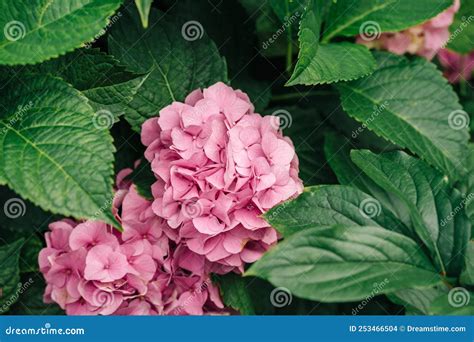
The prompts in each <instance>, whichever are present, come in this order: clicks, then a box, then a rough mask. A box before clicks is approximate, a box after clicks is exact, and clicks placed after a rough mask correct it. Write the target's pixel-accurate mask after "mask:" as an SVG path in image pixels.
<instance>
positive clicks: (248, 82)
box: [232, 75, 272, 113]
mask: <svg viewBox="0 0 474 342" xmlns="http://www.w3.org/2000/svg"><path fill="white" fill-rule="evenodd" d="M232 87H234V88H236V89H240V90H242V91H243V92H245V93H246V94H247V95H248V96H249V98H250V101H252V103H253V105H254V106H255V111H256V112H257V113H261V112H262V111H263V110H264V109H265V108H267V106H268V104H269V103H270V99H271V97H272V92H271V85H270V84H268V83H267V82H266V81H257V80H255V79H252V78H250V77H249V76H247V75H239V76H238V77H237V78H234V79H233V80H232Z"/></svg>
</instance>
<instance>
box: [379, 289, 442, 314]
mask: <svg viewBox="0 0 474 342" xmlns="http://www.w3.org/2000/svg"><path fill="white" fill-rule="evenodd" d="M445 293H447V289H446V285H445V284H440V285H438V286H434V287H431V288H424V289H405V290H400V291H397V292H393V293H391V294H389V295H388V297H389V299H390V300H391V301H393V302H394V303H397V304H399V305H403V306H405V310H406V311H408V312H410V313H411V314H419V315H428V314H429V313H430V307H431V305H432V303H433V301H434V300H435V299H436V298H438V297H440V296H442V295H444V294H445Z"/></svg>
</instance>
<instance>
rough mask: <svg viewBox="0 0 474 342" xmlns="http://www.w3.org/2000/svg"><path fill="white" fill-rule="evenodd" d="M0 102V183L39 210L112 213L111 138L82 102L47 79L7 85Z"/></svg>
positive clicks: (76, 214)
mask: <svg viewBox="0 0 474 342" xmlns="http://www.w3.org/2000/svg"><path fill="white" fill-rule="evenodd" d="M5 90H6V92H5V95H4V96H3V97H1V98H0V105H1V106H3V108H6V111H5V112H4V113H3V115H2V116H1V117H0V119H1V120H0V128H1V131H0V132H1V135H0V183H3V184H5V183H6V184H8V186H9V187H10V188H12V189H13V190H14V191H15V192H17V193H18V194H19V195H21V196H22V197H23V198H25V199H28V200H30V201H32V202H33V203H35V204H36V205H38V206H40V207H41V208H43V209H44V210H48V211H51V212H53V213H58V214H62V215H65V216H74V217H76V218H79V219H83V218H91V219H100V220H103V221H105V222H107V223H109V224H112V225H115V226H117V227H119V226H118V223H117V222H116V220H115V218H114V216H113V215H112V210H111V204H112V199H113V191H112V183H113V178H112V175H113V160H114V159H113V152H114V147H113V143H112V138H111V136H110V134H109V132H108V130H105V129H99V128H97V125H96V124H95V123H94V112H93V110H92V108H91V107H90V106H89V105H88V104H87V99H86V98H85V97H84V96H82V95H81V94H80V93H79V92H78V91H77V90H75V89H74V88H72V87H71V86H70V85H68V84H67V83H65V82H64V81H62V80H60V79H57V78H53V77H50V76H29V77H22V82H20V83H16V82H10V84H9V85H8V86H7V87H6V89H5Z"/></svg>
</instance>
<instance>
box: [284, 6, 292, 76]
mask: <svg viewBox="0 0 474 342" xmlns="http://www.w3.org/2000/svg"><path fill="white" fill-rule="evenodd" d="M285 6H286V8H285V9H286V18H290V5H289V4H288V0H286V1H285ZM292 69H293V32H292V29H291V25H288V30H287V43H286V73H287V74H288V75H289V76H291V70H292Z"/></svg>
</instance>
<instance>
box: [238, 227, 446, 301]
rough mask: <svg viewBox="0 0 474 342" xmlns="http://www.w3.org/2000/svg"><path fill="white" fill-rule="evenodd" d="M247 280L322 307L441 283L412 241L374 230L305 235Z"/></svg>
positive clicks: (266, 259) (272, 254)
mask: <svg viewBox="0 0 474 342" xmlns="http://www.w3.org/2000/svg"><path fill="white" fill-rule="evenodd" d="M313 227H314V226H313ZM246 275H254V276H258V277H261V278H264V279H267V280H268V281H270V282H271V283H272V284H274V285H275V286H282V287H286V288H288V289H289V290H290V291H291V292H293V294H294V295H296V296H299V297H302V298H307V299H312V300H318V301H322V302H335V301H353V300H361V299H365V298H367V297H368V296H372V297H373V296H374V295H375V294H374V292H375V291H377V292H376V293H377V294H382V293H391V292H394V291H398V290H401V289H406V288H423V287H427V286H433V285H436V284H438V283H440V281H441V278H440V276H439V275H438V274H437V272H436V270H435V269H434V267H433V265H432V264H431V263H430V261H429V259H428V258H427V257H426V256H425V255H424V254H423V253H422V251H421V250H420V249H419V247H418V245H417V244H416V243H415V242H414V241H413V240H411V239H410V238H407V237H405V236H403V235H401V234H398V233H395V232H392V231H389V230H386V229H383V228H380V227H369V226H362V227H361V226H334V227H332V228H328V229H321V228H313V229H305V230H303V231H301V232H299V233H297V234H294V235H292V236H290V237H289V238H286V239H285V240H284V241H283V242H281V243H279V244H278V245H277V246H276V247H274V248H273V249H271V250H270V251H269V252H267V253H266V254H265V255H264V256H263V257H262V258H261V259H260V260H259V261H257V262H256V263H255V264H253V265H252V266H251V268H250V269H249V270H248V271H247V272H246Z"/></svg>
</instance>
